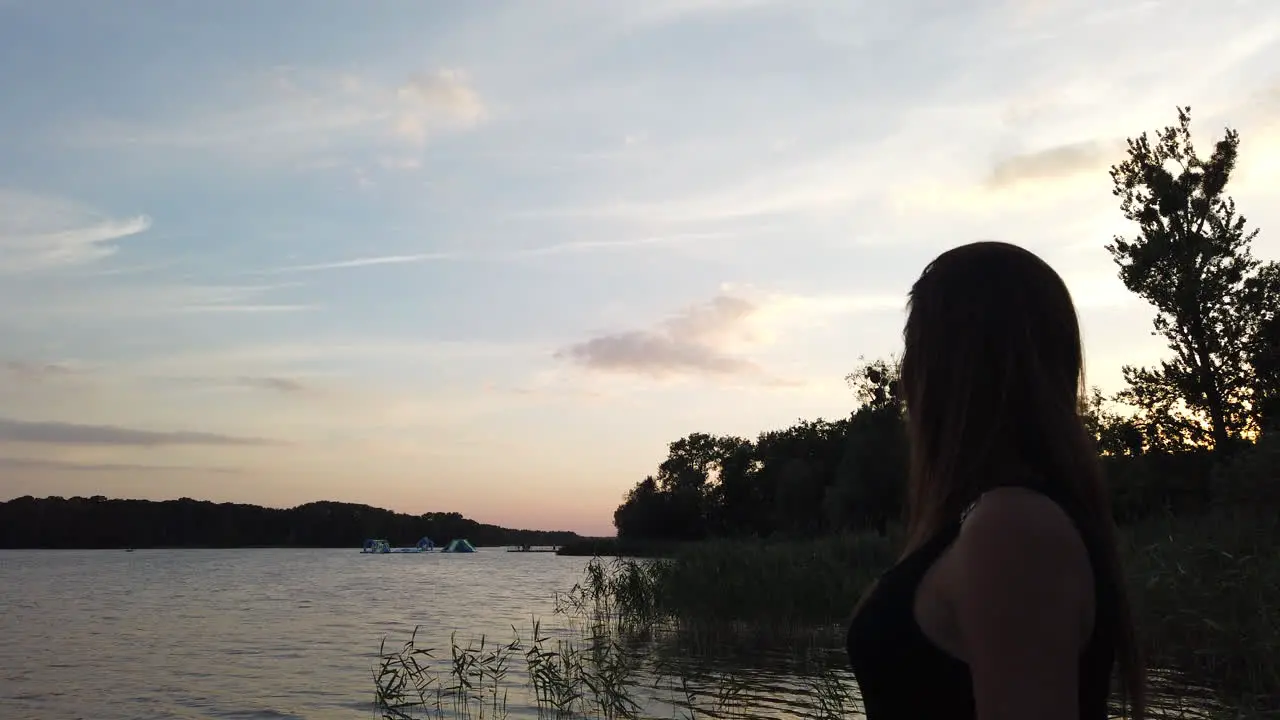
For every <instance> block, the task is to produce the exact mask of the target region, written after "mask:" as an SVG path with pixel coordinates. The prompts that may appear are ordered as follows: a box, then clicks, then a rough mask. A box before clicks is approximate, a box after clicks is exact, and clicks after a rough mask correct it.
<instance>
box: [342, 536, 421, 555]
mask: <svg viewBox="0 0 1280 720" xmlns="http://www.w3.org/2000/svg"><path fill="white" fill-rule="evenodd" d="M435 549H436V544H435V543H433V542H431V538H428V537H424V538H422V539H421V540H419V541H418V544H417V545H414V546H412V547H391V543H389V542H387V541H386V540H381V539H373V538H371V539H369V540H365V541H364V547H362V548H360V553H361V554H363V555H406V554H407V555H416V554H419V553H427V552H431V551H432V550H435Z"/></svg>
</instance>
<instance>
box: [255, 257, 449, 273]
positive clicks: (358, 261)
mask: <svg viewBox="0 0 1280 720" xmlns="http://www.w3.org/2000/svg"><path fill="white" fill-rule="evenodd" d="M452 257H453V256H452V255H450V254H448V253H414V254H411V255H375V256H370V257H359V258H352V259H350V260H335V261H333V262H324V263H313V264H309V265H290V266H287V267H282V268H277V269H275V270H269V271H267V272H268V273H270V274H288V273H306V272H320V271H324V270H344V269H348V268H362V267H371V266H375V265H406V264H410V263H423V262H431V261H434V260H448V259H450V258H452Z"/></svg>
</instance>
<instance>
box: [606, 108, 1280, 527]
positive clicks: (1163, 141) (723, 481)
mask: <svg viewBox="0 0 1280 720" xmlns="http://www.w3.org/2000/svg"><path fill="white" fill-rule="evenodd" d="M1177 114H1178V120H1177V123H1176V124H1174V125H1171V126H1169V127H1166V128H1163V129H1162V130H1160V131H1157V132H1155V133H1154V134H1152V135H1148V134H1147V133H1143V134H1142V135H1140V136H1138V137H1136V138H1131V139H1130V140H1129V141H1128V147H1127V151H1126V154H1125V157H1124V159H1123V160H1122V161H1121V162H1120V163H1118V164H1116V165H1115V166H1113V167H1112V168H1111V170H1110V175H1111V181H1112V189H1113V193H1114V195H1115V196H1116V197H1117V198H1118V199H1119V204H1120V209H1121V212H1122V213H1123V215H1124V217H1125V218H1126V219H1127V220H1129V221H1130V222H1132V223H1133V224H1134V225H1136V232H1135V233H1134V234H1133V235H1132V236H1129V237H1124V236H1117V237H1115V238H1113V239H1112V240H1111V242H1109V243H1107V244H1106V245H1105V248H1106V250H1107V251H1108V252H1109V253H1110V255H1111V258H1112V259H1113V261H1114V262H1115V264H1116V266H1117V270H1118V274H1119V277H1120V279H1121V281H1122V282H1123V283H1124V285H1125V287H1126V288H1128V289H1129V290H1130V291H1131V292H1133V293H1135V294H1136V295H1137V296H1139V297H1141V298H1142V299H1144V300H1146V301H1147V302H1148V303H1149V304H1150V305H1151V306H1152V307H1153V308H1154V309H1155V317H1154V319H1153V328H1154V331H1155V333H1156V334H1157V335H1159V336H1161V337H1163V338H1164V339H1165V340H1166V341H1167V344H1168V348H1169V352H1170V355H1169V357H1168V359H1165V360H1163V361H1161V362H1160V363H1159V365H1157V366H1155V367H1135V366H1125V367H1124V368H1123V375H1124V381H1125V387H1124V389H1123V390H1121V391H1120V392H1118V393H1117V394H1115V395H1114V396H1110V397H1108V396H1105V395H1104V394H1103V393H1102V392H1101V391H1099V390H1098V389H1096V388H1094V389H1093V390H1092V393H1091V395H1090V396H1089V397H1088V398H1087V399H1086V401H1085V403H1084V406H1083V407H1082V408H1081V413H1082V415H1083V417H1084V419H1085V422H1086V424H1087V425H1088V427H1089V429H1090V431H1091V432H1092V434H1093V436H1094V438H1095V440H1096V442H1097V446H1098V451H1099V454H1100V456H1101V459H1102V462H1103V465H1104V467H1105V469H1106V471H1107V474H1108V479H1109V482H1110V487H1111V491H1112V502H1113V506H1114V508H1115V512H1116V515H1117V519H1118V520H1120V521H1121V522H1125V521H1130V520H1136V519H1139V518H1141V517H1144V516H1146V515H1150V514H1152V513H1156V512H1173V513H1185V512H1195V511H1199V510H1202V509H1204V508H1207V507H1209V506H1210V505H1211V504H1212V503H1214V502H1215V501H1222V500H1225V499H1227V498H1232V497H1234V498H1237V499H1241V498H1244V499H1247V500H1249V501H1250V502H1257V501H1259V499H1260V498H1263V497H1267V498H1276V497H1277V492H1278V491H1277V488H1276V487H1274V486H1276V485H1280V483H1275V482H1271V483H1266V484H1265V486H1264V485H1260V484H1258V483H1257V482H1255V483H1254V484H1253V485H1252V486H1250V487H1248V488H1244V489H1242V488H1241V487H1238V485H1239V483H1240V482H1241V481H1240V480H1239V478H1240V477H1241V472H1239V469H1240V468H1242V467H1249V468H1253V470H1251V471H1250V473H1249V477H1252V478H1254V479H1255V480H1256V479H1257V478H1259V477H1264V476H1265V477H1267V478H1269V477H1270V475H1269V472H1268V471H1267V470H1266V469H1265V465H1266V463H1267V462H1272V460H1274V459H1277V458H1280V447H1278V446H1280V263H1278V262H1265V263H1264V262H1262V261H1260V260H1258V259H1255V258H1254V257H1253V255H1252V252H1251V245H1252V241H1253V240H1254V238H1255V237H1256V236H1257V234H1258V231H1257V230H1256V229H1252V230H1251V229H1249V228H1248V226H1247V224H1246V221H1245V218H1244V216H1242V215H1241V214H1240V213H1239V212H1238V211H1237V209H1236V206H1235V202H1234V201H1233V200H1232V199H1231V197H1229V196H1228V195H1227V194H1226V187H1227V183H1228V180H1229V179H1230V177H1231V173H1232V171H1233V170H1234V169H1235V166H1236V161H1237V157H1238V153H1239V146H1240V136H1239V133H1238V132H1237V131H1235V130H1234V129H1231V128H1227V129H1226V130H1225V133H1224V134H1223V136H1222V137H1221V139H1219V140H1218V141H1217V142H1216V143H1215V144H1214V145H1213V148H1212V150H1211V152H1209V153H1208V155H1204V154H1202V153H1200V152H1198V151H1197V149H1196V147H1195V144H1194V143H1193V140H1192V135H1191V111H1190V108H1178V113H1177ZM846 380H847V382H848V384H849V386H850V388H851V390H852V392H853V396H854V398H853V399H854V401H855V402H856V408H855V409H854V410H853V412H852V413H851V414H850V415H849V417H846V418H841V419H838V420H825V419H821V418H819V419H817V420H800V421H798V422H797V423H796V424H795V425H793V426H791V427H789V428H786V429H783V430H771V431H767V432H763V433H761V434H760V435H759V436H757V437H756V438H754V439H749V438H744V437H736V436H720V435H710V434H707V433H693V434H690V435H688V436H686V437H683V438H680V439H679V440H676V441H675V442H673V443H671V444H670V445H669V447H668V452H667V457H666V459H665V460H663V461H662V463H661V464H660V465H659V466H658V468H657V472H656V473H654V474H652V475H650V476H648V477H646V478H644V479H643V480H641V481H640V482H638V483H636V485H635V486H634V487H633V488H631V489H630V490H629V491H628V492H627V493H626V496H625V497H624V499H623V502H622V504H621V505H619V506H618V508H617V510H616V511H615V512H614V526H615V527H616V528H617V530H618V535H619V537H621V538H624V539H637V540H698V539H703V538H708V537H770V536H775V537H776V536H781V537H812V536H817V535H822V534H829V533H837V532H850V531H863V530H876V531H878V532H880V533H881V534H884V533H885V532H886V531H887V528H888V526H889V525H890V524H891V523H893V522H894V521H895V520H897V519H898V518H899V517H900V516H901V513H902V509H903V508H902V489H903V488H904V486H905V481H906V473H907V440H906V434H905V423H904V404H903V399H902V397H901V396H900V394H899V392H898V362H897V358H895V357H890V358H888V359H884V358H881V359H875V360H871V361H864V362H862V364H861V365H860V366H859V367H857V368H856V369H855V370H854V372H852V373H850V374H849V375H848V376H847V378H846ZM1263 450H1265V456H1266V458H1270V459H1271V460H1265V461H1263V460H1262V459H1260V458H1262V457H1263V454H1264V453H1263ZM1251 463H1252V464H1251ZM1277 507H1280V504H1277Z"/></svg>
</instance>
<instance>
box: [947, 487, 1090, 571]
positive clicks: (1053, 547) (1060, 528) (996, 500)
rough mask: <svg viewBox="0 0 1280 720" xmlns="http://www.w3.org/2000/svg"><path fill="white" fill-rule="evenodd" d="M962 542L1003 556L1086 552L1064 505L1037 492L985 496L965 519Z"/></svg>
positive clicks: (994, 492)
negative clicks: (1063, 507)
mask: <svg viewBox="0 0 1280 720" xmlns="http://www.w3.org/2000/svg"><path fill="white" fill-rule="evenodd" d="M959 542H960V543H962V544H964V545H966V546H969V547H970V548H973V549H981V550H984V551H987V550H1001V555H1002V556H1003V555H1006V554H1007V555H1009V556H1019V555H1028V554H1037V555H1040V556H1041V557H1042V558H1043V559H1048V558H1052V557H1060V558H1066V557H1071V556H1074V555H1078V554H1084V553H1085V546H1084V541H1083V539H1082V538H1081V537H1080V532H1079V530H1077V529H1076V526H1075V523H1074V522H1072V520H1071V517H1070V516H1069V515H1067V513H1066V511H1065V510H1063V509H1062V506H1060V505H1058V503H1056V502H1054V501H1053V500H1051V499H1050V498H1049V497H1048V496H1046V495H1043V494H1041V493H1038V492H1036V491H1034V490H1028V489H1026V488H1019V487H1005V488H997V489H995V490H991V491H989V492H987V493H986V494H984V495H983V496H982V499H981V500H980V501H979V502H978V503H977V504H976V505H975V506H974V508H973V511H972V512H970V513H969V516H968V517H967V518H966V519H965V523H964V526H963V527H962V529H961V531H960V538H959Z"/></svg>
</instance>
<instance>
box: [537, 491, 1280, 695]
mask: <svg viewBox="0 0 1280 720" xmlns="http://www.w3.org/2000/svg"><path fill="white" fill-rule="evenodd" d="M1277 547H1280V518H1277V517H1276V515H1274V514H1271V513H1261V512H1253V511H1251V510H1249V509H1247V508H1240V507H1235V506H1233V507H1224V508H1218V509H1215V510H1213V511H1211V512H1207V513H1205V514H1203V515H1199V516H1196V517H1185V518H1174V517H1160V518H1155V519H1151V520H1147V521H1145V522H1143V523H1141V524H1138V525H1134V526H1131V527H1128V528H1125V529H1124V530H1123V532H1122V550H1123V552H1124V555H1125V561H1126V568H1127V570H1128V573H1129V581H1130V586H1131V592H1132V593H1133V599H1134V608H1135V614H1136V617H1137V621H1138V626H1139V633H1140V636H1141V638H1142V640H1143V644H1144V650H1145V653H1146V656H1147V661H1148V665H1149V666H1150V667H1152V668H1156V672H1154V673H1153V679H1152V682H1153V690H1154V691H1155V692H1156V693H1157V695H1159V696H1160V697H1159V698H1158V700H1159V701H1161V702H1165V703H1169V702H1170V701H1174V702H1172V703H1171V704H1170V706H1169V707H1168V708H1166V710H1168V711H1169V714H1170V716H1175V717H1176V716H1181V715H1185V714H1186V712H1188V710H1187V707H1188V705H1196V706H1202V705H1203V702H1202V701H1203V700H1205V698H1215V699H1216V700H1217V701H1220V702H1221V703H1223V704H1224V705H1225V706H1228V707H1231V708H1234V709H1235V710H1236V711H1239V712H1242V713H1246V714H1247V713H1254V712H1256V713H1261V714H1262V716H1270V714H1273V713H1274V714H1280V611H1277V610H1276V608H1280V552H1277V550H1276V548H1277ZM892 561H893V555H892V549H891V543H890V542H889V541H887V540H884V539H881V538H878V537H874V536H871V537H852V538H850V537H845V538H831V539H822V540H815V541H810V542H779V543H767V542H759V541H716V542H708V543H703V544H700V545H690V546H687V547H684V548H682V549H680V550H679V551H678V552H676V553H675V554H674V555H673V557H671V558H670V559H667V560H646V559H627V558H614V559H610V560H605V559H600V558H597V559H594V560H593V561H592V562H591V563H590V564H589V565H588V567H587V571H586V572H585V573H584V579H583V581H582V582H581V583H580V584H579V585H578V586H575V588H574V589H573V590H572V591H571V592H569V593H566V594H565V595H564V596H563V597H562V599H561V604H560V607H561V608H564V609H567V610H566V611H571V612H577V613H581V612H583V611H584V610H590V611H593V612H594V613H595V615H594V616H593V617H596V621H597V622H604V621H605V620H606V619H608V621H609V622H610V623H611V627H612V628H613V629H614V630H615V631H623V632H634V631H637V630H639V631H643V632H645V633H648V634H652V633H654V632H656V631H659V630H662V631H677V632H680V633H681V634H682V636H683V639H684V642H685V645H684V647H685V648H686V649H688V650H690V651H692V652H694V653H698V652H701V651H706V652H708V653H717V652H724V651H725V650H726V649H732V648H733V646H735V645H745V646H758V645H764V646H775V647H776V646H778V645H780V644H781V645H788V646H790V647H793V648H795V649H797V650H803V649H805V648H809V647H831V646H832V644H833V643H834V642H836V635H837V634H838V633H839V631H840V630H841V629H842V628H843V625H844V622H845V621H846V620H847V619H848V615H849V613H850V610H851V609H852V608H853V606H854V605H855V603H856V602H857V600H858V598H859V597H860V596H861V594H862V593H863V591H864V590H865V589H866V587H867V586H868V585H869V583H870V582H871V581H872V579H873V578H874V577H875V576H876V575H877V574H878V573H880V572H882V571H883V570H884V569H885V568H887V567H889V565H890V564H891V563H892ZM1171 694H1177V695H1178V696H1179V697H1177V698H1174V697H1171ZM1180 699H1186V700H1187V703H1181V702H1178V700H1180Z"/></svg>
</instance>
